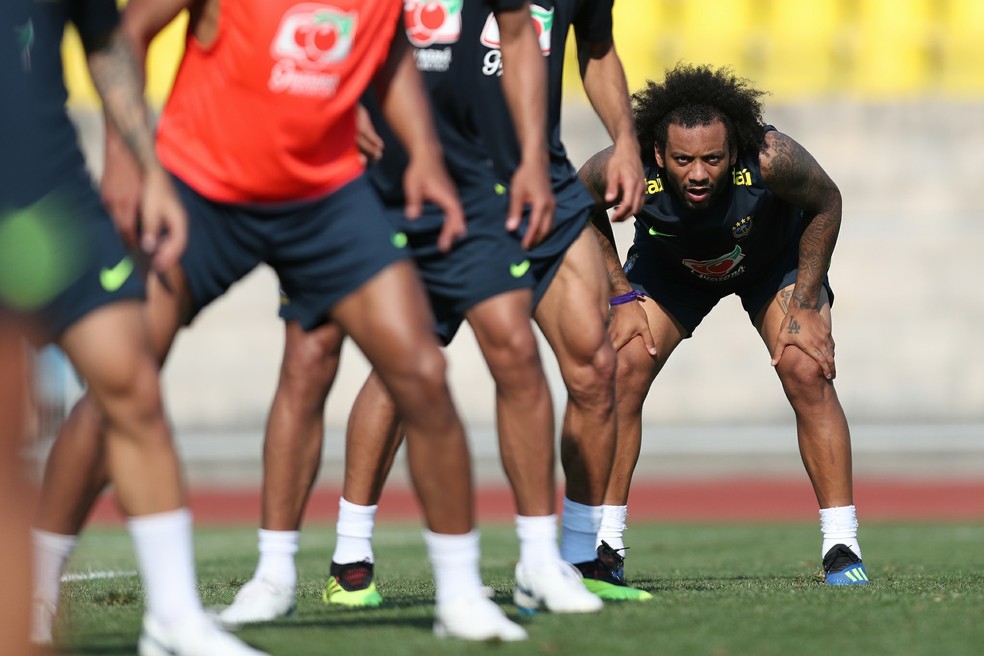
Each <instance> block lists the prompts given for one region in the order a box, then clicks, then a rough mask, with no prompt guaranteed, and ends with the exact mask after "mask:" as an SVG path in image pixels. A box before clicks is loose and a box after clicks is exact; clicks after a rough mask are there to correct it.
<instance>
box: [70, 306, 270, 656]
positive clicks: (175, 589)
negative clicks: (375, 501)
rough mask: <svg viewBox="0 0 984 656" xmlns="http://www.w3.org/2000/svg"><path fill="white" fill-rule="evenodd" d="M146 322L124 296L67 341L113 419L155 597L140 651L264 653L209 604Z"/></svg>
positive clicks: (115, 455)
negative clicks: (212, 613)
mask: <svg viewBox="0 0 984 656" xmlns="http://www.w3.org/2000/svg"><path fill="white" fill-rule="evenodd" d="M143 322H144V317H143V314H142V310H141V306H140V304H139V303H136V302H128V303H115V304H112V305H107V306H103V307H101V308H99V309H97V310H95V311H93V312H90V313H89V314H87V315H86V316H85V317H83V318H82V319H81V320H79V321H77V322H76V323H74V324H73V325H72V326H71V327H70V328H69V329H68V330H67V331H66V332H65V333H64V334H63V335H62V337H61V339H60V344H61V346H62V348H63V349H64V351H65V353H66V354H67V355H68V356H69V358H70V359H71V360H72V363H73V365H74V366H75V368H76V370H77V371H78V372H79V374H80V375H81V376H82V377H83V378H84V379H85V380H86V381H87V383H88V384H89V392H90V393H91V394H92V399H93V402H94V403H96V404H97V405H98V407H99V409H100V411H101V412H102V414H103V416H104V417H105V432H106V456H107V465H108V470H109V472H110V478H111V480H112V482H113V486H114V490H115V493H116V497H117V500H118V502H119V504H120V507H121V509H122V510H123V512H124V513H125V514H126V515H127V517H128V526H129V529H130V535H131V537H132V539H133V544H134V550H135V552H136V555H137V563H138V566H139V569H140V575H141V580H142V582H143V585H144V591H145V595H146V607H147V611H146V615H145V618H144V627H143V633H142V635H141V639H140V648H139V651H140V653H141V654H144V655H145V656H148V655H155V654H166V653H172V654H178V655H180V654H192V653H223V654H225V653H228V654H242V655H244V656H246V655H254V654H259V653H260V652H258V651H256V650H254V649H252V648H250V647H247V646H246V645H245V644H243V643H241V642H240V641H239V640H237V639H236V638H234V637H233V636H231V635H229V634H227V633H225V632H223V631H221V630H219V629H218V628H217V627H216V626H215V625H214V624H213V623H212V622H211V620H209V619H208V617H207V616H206V615H205V612H204V610H203V609H202V606H201V601H200V599H199V597H198V590H197V581H196V578H195V564H194V551H193V547H192V541H191V533H192V526H191V513H190V512H189V511H188V509H187V508H186V507H185V499H184V494H183V486H182V481H181V472H180V466H179V463H178V460H177V456H176V454H175V451H174V447H173V444H172V442H171V435H170V430H169V428H168V425H167V421H166V419H165V417H164V412H163V407H162V405H161V397H160V388H159V380H158V365H157V362H156V358H155V356H154V354H153V352H152V350H151V347H150V344H149V340H148V338H147V336H146V333H145V331H144V323H143Z"/></svg>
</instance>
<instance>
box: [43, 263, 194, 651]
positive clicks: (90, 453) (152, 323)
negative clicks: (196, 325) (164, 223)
mask: <svg viewBox="0 0 984 656" xmlns="http://www.w3.org/2000/svg"><path fill="white" fill-rule="evenodd" d="M189 298H190V297H189V292H188V290H187V287H186V285H185V279H184V275H183V274H182V272H181V270H180V269H179V268H177V267H175V269H174V270H172V271H170V272H169V273H168V274H167V275H166V276H156V275H155V276H151V277H150V278H149V279H148V282H147V301H146V303H144V304H143V306H142V309H143V312H144V316H145V320H144V327H145V328H146V330H147V333H148V338H149V341H150V346H151V348H152V350H153V352H154V354H155V355H156V357H157V359H158V361H159V362H161V363H163V362H164V359H165V358H166V356H167V353H168V351H169V350H170V347H171V344H172V343H173V341H174V336H175V334H176V333H177V330H178V327H179V326H180V325H181V323H182V317H184V316H186V314H187V307H188V304H189V303H190V301H189ZM103 429H104V425H103V416H102V413H101V412H100V410H99V408H98V407H97V405H96V404H95V403H94V402H93V400H92V398H91V397H90V396H89V395H88V394H86V395H84V396H83V397H82V398H81V399H79V401H78V402H77V403H76V404H75V407H74V408H72V411H71V413H69V416H68V419H67V420H66V422H65V423H64V424H63V425H62V427H61V428H60V430H59V433H58V436H57V439H55V441H54V444H53V445H52V448H51V451H50V452H49V454H48V459H47V461H46V463H45V470H44V478H43V481H42V485H41V494H40V498H39V500H38V508H37V510H36V513H35V517H34V527H33V530H32V537H33V540H32V542H33V550H34V559H35V561H36V562H37V570H36V572H35V576H34V605H35V613H34V616H33V620H32V623H33V625H32V635H33V637H34V639H35V640H36V641H37V642H41V643H47V642H51V633H52V622H53V619H54V617H55V615H56V613H57V609H58V600H59V592H60V587H61V577H62V574H63V573H64V570H65V567H66V565H67V564H68V561H69V559H70V558H71V555H72V552H73V551H74V548H75V543H76V540H77V537H76V536H77V535H78V534H79V532H80V531H81V530H82V527H83V525H84V523H85V520H86V517H88V515H89V512H90V510H91V509H92V507H93V505H94V504H95V502H96V499H97V498H98V497H99V495H100V493H101V492H102V490H103V489H105V487H106V485H107V484H108V482H109V473H108V469H107V464H106V453H105V436H104V433H103Z"/></svg>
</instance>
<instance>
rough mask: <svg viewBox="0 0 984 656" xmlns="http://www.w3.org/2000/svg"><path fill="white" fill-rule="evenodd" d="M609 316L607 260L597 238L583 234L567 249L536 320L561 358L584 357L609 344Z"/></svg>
mask: <svg viewBox="0 0 984 656" xmlns="http://www.w3.org/2000/svg"><path fill="white" fill-rule="evenodd" d="M607 313H608V277H607V273H606V271H605V262H604V258H603V257H602V254H601V249H600V248H599V246H598V243H597V241H596V240H595V238H594V237H593V236H592V235H591V234H590V233H589V232H588V231H583V232H582V233H581V235H580V236H579V237H578V238H577V240H576V241H575V242H574V243H573V244H572V245H571V247H570V248H569V249H568V250H567V253H566V255H565V256H564V259H563V262H562V263H561V265H560V268H559V269H558V270H557V273H556V275H555V276H554V278H553V280H552V281H551V283H550V287H548V288H547V290H546V293H545V294H544V295H543V298H542V299H541V300H540V302H539V304H538V305H537V307H536V311H535V313H534V317H535V319H536V322H537V324H538V325H539V326H540V330H542V331H543V334H544V336H545V337H546V338H547V340H548V341H549V342H550V345H551V347H553V349H554V351H555V353H556V354H557V357H558V359H562V358H563V357H564V356H565V355H566V356H572V357H581V358H583V357H584V356H590V355H591V354H593V353H595V352H596V351H597V350H598V349H599V348H601V347H603V344H604V343H608V333H607V331H606V324H607V320H608V314H607ZM609 345H610V343H609ZM561 366H563V362H561Z"/></svg>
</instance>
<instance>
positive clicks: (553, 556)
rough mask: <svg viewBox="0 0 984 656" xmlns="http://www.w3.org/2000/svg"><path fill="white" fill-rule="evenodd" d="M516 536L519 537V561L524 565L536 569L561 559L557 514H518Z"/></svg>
mask: <svg viewBox="0 0 984 656" xmlns="http://www.w3.org/2000/svg"><path fill="white" fill-rule="evenodd" d="M516 536H517V537H518V538H519V562H520V563H522V564H523V566H524V567H526V568H528V569H534V570H535V569H539V568H540V567H541V566H543V565H544V564H546V563H550V562H556V561H558V560H560V549H559V548H558V547H557V515H543V516H536V517H530V516H523V515H516Z"/></svg>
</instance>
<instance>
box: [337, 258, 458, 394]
mask: <svg viewBox="0 0 984 656" xmlns="http://www.w3.org/2000/svg"><path fill="white" fill-rule="evenodd" d="M332 319H333V320H334V321H335V322H337V323H338V325H339V326H340V327H341V329H342V330H344V331H345V333H347V334H348V335H349V336H350V337H351V338H352V339H353V340H354V341H355V343H356V344H357V345H358V346H359V348H360V349H361V350H362V352H363V353H364V354H365V356H366V358H367V359H368V360H369V361H370V362H371V363H372V365H373V366H374V367H375V368H376V369H377V371H378V372H379V374H380V376H381V377H382V378H383V379H384V380H385V379H386V374H388V373H404V374H406V373H409V372H411V371H415V370H417V369H419V367H422V366H427V365H429V364H431V363H429V362H423V361H422V359H423V358H431V357H433V356H434V355H437V356H439V357H440V349H439V347H438V343H437V338H436V337H435V334H434V323H433V319H432V318H431V313H430V309H429V307H428V305H427V297H426V295H425V293H424V289H423V285H422V284H421V282H420V278H419V277H418V275H417V272H416V269H415V268H414V265H413V264H412V263H411V262H410V261H409V260H401V261H398V262H395V263H393V264H390V265H389V266H387V267H386V268H384V269H383V270H382V271H380V272H379V273H378V274H377V275H376V276H374V277H372V278H370V279H369V280H368V281H366V282H365V283H364V284H363V285H362V286H361V287H359V288H358V289H356V290H355V291H354V292H352V293H350V294H348V295H347V296H345V297H344V298H343V299H342V300H340V301H339V302H338V303H337V304H336V305H335V306H334V308H333V309H332ZM442 366H443V365H442Z"/></svg>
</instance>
